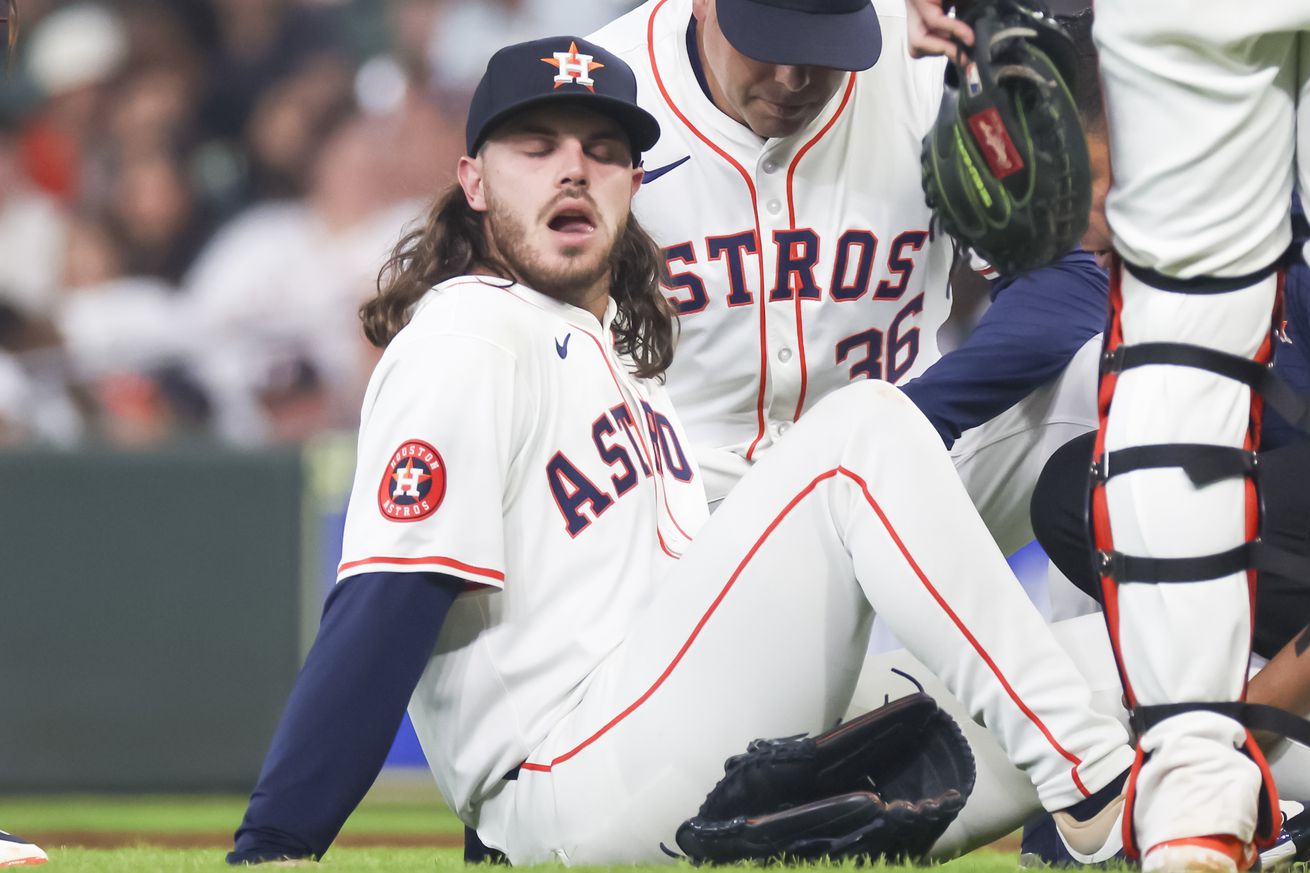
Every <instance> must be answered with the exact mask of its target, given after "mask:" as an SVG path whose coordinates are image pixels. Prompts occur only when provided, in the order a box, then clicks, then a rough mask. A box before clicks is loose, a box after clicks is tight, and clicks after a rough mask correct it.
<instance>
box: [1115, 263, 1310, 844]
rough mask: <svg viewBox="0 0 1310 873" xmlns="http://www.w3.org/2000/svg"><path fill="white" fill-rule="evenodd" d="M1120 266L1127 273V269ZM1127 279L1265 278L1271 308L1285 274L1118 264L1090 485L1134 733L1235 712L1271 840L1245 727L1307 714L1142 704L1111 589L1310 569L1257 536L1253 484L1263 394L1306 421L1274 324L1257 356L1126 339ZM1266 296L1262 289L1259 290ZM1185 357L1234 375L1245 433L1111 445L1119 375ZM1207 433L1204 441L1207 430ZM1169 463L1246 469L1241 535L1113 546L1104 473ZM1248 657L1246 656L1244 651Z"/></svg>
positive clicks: (1274, 822) (1174, 282)
mask: <svg viewBox="0 0 1310 873" xmlns="http://www.w3.org/2000/svg"><path fill="white" fill-rule="evenodd" d="M1125 273H1127V275H1126V276H1125ZM1125 283H1135V284H1137V285H1138V286H1145V287H1144V288H1141V287H1139V288H1138V289H1135V290H1140V291H1143V292H1147V293H1149V292H1150V291H1152V290H1154V291H1158V292H1165V293H1170V294H1174V293H1176V294H1183V295H1212V294H1224V293H1229V292H1241V291H1243V290H1247V289H1252V290H1254V289H1258V288H1260V287H1261V286H1262V285H1267V284H1268V283H1276V285H1277V290H1276V293H1275V294H1274V295H1273V296H1274V300H1275V302H1274V314H1275V318H1274V319H1271V322H1272V321H1276V314H1277V312H1278V309H1279V307H1280V305H1281V296H1282V288H1281V284H1282V278H1281V272H1280V271H1279V270H1278V268H1277V265H1274V266H1271V267H1270V268H1268V269H1266V270H1262V271H1260V272H1259V273H1257V274H1252V275H1249V276H1242V277H1237V278H1233V279H1219V278H1210V277H1206V278H1200V279H1189V280H1179V279H1174V278H1171V277H1167V276H1163V275H1160V274H1158V273H1154V272H1152V271H1149V270H1144V269H1141V268H1138V267H1133V266H1129V265H1119V266H1118V267H1117V268H1116V272H1115V275H1114V277H1113V278H1112V282H1111V294H1110V298H1111V314H1112V323H1111V327H1110V329H1109V330H1108V331H1107V332H1106V346H1105V352H1104V354H1103V357H1102V364H1101V371H1102V384H1101V389H1100V394H1099V405H1100V416H1101V430H1100V433H1099V434H1098V437H1097V441H1096V446H1095V449H1094V452H1093V459H1092V467H1091V488H1090V495H1091V499H1090V513H1089V515H1090V519H1091V528H1092V539H1093V543H1094V547H1095V548H1094V552H1093V556H1094V561H1095V572H1096V574H1097V575H1098V576H1099V577H1100V579H1101V585H1102V590H1103V593H1104V595H1105V602H1106V604H1107V621H1110V622H1111V640H1112V642H1113V643H1114V648H1115V654H1116V658H1118V659H1119V666H1120V675H1121V677H1122V678H1123V680H1124V688H1125V691H1126V693H1127V696H1128V701H1129V703H1130V705H1131V706H1132V708H1133V721H1134V727H1135V728H1136V730H1137V732H1138V735H1139V736H1141V735H1142V734H1143V733H1145V732H1146V731H1148V730H1150V729H1151V728H1152V727H1153V726H1155V725H1157V724H1159V723H1160V722H1161V721H1163V720H1165V719H1167V718H1172V717H1175V716H1178V715H1181V714H1183V713H1186V712H1191V711H1196V710H1209V711H1212V712H1216V713H1218V714H1220V715H1223V716H1226V717H1228V718H1232V719H1234V720H1236V721H1238V722H1239V723H1241V724H1242V725H1244V726H1245V727H1246V728H1247V730H1246V736H1245V743H1244V750H1245V751H1246V753H1247V754H1248V755H1249V756H1250V757H1251V759H1252V760H1253V761H1255V763H1256V764H1257V765H1258V766H1259V768H1260V771H1261V773H1262V775H1263V777H1264V786H1263V788H1262V791H1261V803H1260V812H1259V819H1258V822H1257V827H1256V839H1257V842H1258V843H1261V844H1268V843H1271V842H1272V841H1273V840H1274V839H1276V837H1277V834H1278V824H1279V822H1278V816H1277V815H1276V812H1277V792H1276V790H1275V788H1274V784H1273V780H1272V778H1270V776H1269V771H1268V765H1267V764H1266V763H1265V760H1264V757H1263V755H1262V754H1261V753H1260V750H1259V748H1258V747H1257V746H1256V744H1255V742H1254V741H1253V740H1252V738H1251V734H1250V728H1262V729H1269V730H1274V731H1276V732H1279V733H1283V734H1285V735H1291V736H1299V735H1306V734H1310V726H1308V725H1307V724H1306V723H1305V722H1303V721H1301V720H1300V719H1297V718H1295V717H1293V716H1289V715H1287V714H1286V713H1282V712H1281V711H1279V710H1271V709H1270V708H1268V707H1253V706H1249V705H1247V704H1243V703H1240V702H1178V703H1168V704H1164V705H1151V706H1144V705H1139V704H1138V702H1137V700H1136V699H1135V695H1134V693H1133V689H1132V686H1131V684H1130V683H1129V682H1128V675H1127V672H1126V670H1125V668H1124V664H1123V660H1122V654H1121V651H1120V647H1119V640H1118V635H1117V633H1116V632H1115V627H1114V621H1115V619H1114V618H1113V617H1112V616H1115V615H1117V614H1118V596H1117V589H1118V586H1120V585H1159V584H1188V585H1195V584H1204V583H1206V582H1210V581H1212V580H1218V579H1223V578H1225V577H1230V576H1233V575H1235V574H1239V573H1243V572H1245V573H1246V574H1247V578H1248V584H1249V585H1250V586H1251V588H1250V591H1251V594H1252V596H1254V585H1255V574H1256V571H1257V570H1259V569H1265V570H1275V571H1277V572H1280V573H1285V572H1290V573H1294V574H1305V573H1307V572H1310V564H1308V563H1307V562H1306V561H1305V559H1303V558H1300V557H1298V556H1295V555H1292V554H1291V553H1288V552H1284V551H1281V550H1277V549H1273V548H1270V547H1268V546H1267V545H1266V544H1264V543H1262V542H1261V540H1260V538H1259V536H1258V533H1259V522H1260V519H1259V492H1258V488H1257V484H1258V483H1257V474H1258V472H1259V457H1258V455H1257V453H1256V449H1257V448H1258V443H1259V430H1260V417H1261V413H1262V407H1263V403H1264V402H1265V401H1269V402H1270V403H1271V404H1272V405H1274V406H1275V408H1277V409H1279V411H1280V413H1283V414H1284V415H1285V417H1287V418H1288V419H1289V420H1290V421H1292V422H1294V423H1296V424H1298V425H1300V426H1301V427H1302V428H1305V426H1306V424H1307V422H1310V417H1308V416H1307V412H1306V409H1307V408H1306V405H1305V403H1304V401H1303V400H1301V398H1299V397H1297V396H1296V395H1294V394H1293V393H1292V392H1291V391H1290V390H1288V389H1286V388H1285V387H1283V386H1282V385H1281V384H1280V383H1278V382H1276V381H1275V380H1274V379H1273V377H1272V375H1271V372H1270V366H1271V361H1272V349H1273V336H1272V332H1271V331H1269V330H1268V329H1265V337H1264V340H1263V341H1262V342H1261V343H1260V344H1259V348H1258V350H1257V351H1256V353H1255V355H1254V357H1253V358H1248V357H1245V356H1242V355H1238V354H1233V353H1232V352H1230V351H1225V350H1222V349H1220V348H1216V347H1215V346H1216V345H1219V344H1220V343H1219V342H1217V341H1215V342H1211V343H1207V340H1208V339H1213V338H1210V337H1204V336H1202V337H1195V338H1191V341H1189V342H1159V341H1142V342H1135V343H1129V342H1125V339H1124V337H1125V332H1124V328H1123V323H1122V315H1123V311H1124V297H1123V290H1124V284H1125ZM1265 299H1268V298H1265ZM1159 366H1173V367H1187V368H1192V369H1194V370H1198V371H1202V372H1203V373H1205V374H1208V375H1209V376H1210V377H1213V380H1214V382H1215V384H1218V383H1219V382H1221V381H1226V382H1230V383H1231V382H1236V383H1240V384H1242V385H1245V386H1247V387H1248V388H1249V389H1250V411H1249V420H1248V423H1247V429H1246V434H1245V438H1244V439H1243V440H1242V444H1241V445H1236V446H1235V445H1224V444H1222V443H1223V437H1222V436H1221V435H1219V434H1214V433H1198V434H1196V435H1195V437H1194V438H1195V439H1196V440H1197V441H1196V442H1185V443H1183V442H1168V443H1158V444H1142V445H1134V444H1128V445H1124V444H1120V445H1117V446H1116V447H1115V448H1114V449H1113V450H1108V449H1107V444H1106V443H1107V441H1106V431H1107V428H1106V421H1107V419H1108V416H1109V412H1110V407H1111V404H1112V403H1113V397H1114V395H1115V390H1116V384H1117V381H1118V378H1119V376H1120V375H1121V374H1122V373H1124V372H1126V371H1129V370H1134V369H1137V368H1141V367H1159ZM1207 439H1209V440H1211V442H1204V440H1207ZM1161 468H1175V469H1181V470H1182V471H1183V472H1184V473H1185V474H1186V477H1187V479H1188V480H1189V481H1190V482H1191V484H1192V486H1194V487H1195V488H1201V487H1204V486H1207V485H1211V484H1214V483H1217V482H1220V481H1223V480H1227V479H1234V478H1242V479H1245V487H1246V494H1245V501H1244V505H1243V511H1244V512H1245V523H1244V527H1245V534H1244V537H1245V539H1244V541H1243V542H1242V543H1240V544H1239V545H1237V546H1235V547H1233V548H1230V549H1226V550H1223V551H1219V552H1213V553H1210V554H1200V555H1192V556H1186V557H1169V558H1157V557H1146V556H1141V555H1133V554H1125V553H1123V552H1121V551H1118V550H1117V549H1116V548H1115V544H1114V540H1113V537H1112V534H1111V525H1110V503H1109V500H1108V498H1107V494H1106V486H1107V483H1108V482H1109V481H1110V480H1111V479H1112V478H1113V477H1116V476H1121V475H1124V474H1127V473H1131V472H1135V471H1139V470H1146V469H1161ZM1243 663H1244V659H1243ZM1144 760H1145V753H1144V752H1143V750H1142V749H1141V747H1140V746H1139V748H1138V753H1137V760H1136V762H1135V764H1134V767H1133V771H1132V776H1131V777H1130V780H1129V789H1128V794H1127V806H1128V808H1127V809H1126V811H1125V814H1124V822H1125V829H1124V830H1125V833H1124V838H1125V847H1126V849H1127V850H1128V853H1129V855H1130V857H1135V856H1136V851H1137V849H1136V846H1135V845H1134V839H1133V833H1132V822H1133V815H1132V805H1133V802H1134V800H1135V785H1136V781H1137V779H1136V777H1137V773H1138V772H1139V771H1140V769H1141V767H1142V764H1143V762H1144Z"/></svg>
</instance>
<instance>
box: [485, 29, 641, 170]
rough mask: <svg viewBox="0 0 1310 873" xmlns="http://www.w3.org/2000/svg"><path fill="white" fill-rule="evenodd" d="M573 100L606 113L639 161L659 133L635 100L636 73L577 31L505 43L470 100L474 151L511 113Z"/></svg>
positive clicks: (489, 64) (634, 160)
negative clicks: (574, 33)
mask: <svg viewBox="0 0 1310 873" xmlns="http://www.w3.org/2000/svg"><path fill="white" fill-rule="evenodd" d="M562 103H567V104H572V105H577V106H582V107H585V108H587V109H591V110H593V111H595V112H599V113H601V114H604V115H608V116H609V117H610V118H613V119H614V120H615V121H616V122H618V124H619V126H620V127H621V128H623V132H624V133H625V134H626V135H627V137H628V142H629V143H630V144H631V145H632V152H633V154H632V160H633V165H634V166H635V165H636V164H637V163H638V162H639V161H640V160H641V153H642V152H644V151H646V150H647V149H649V148H650V147H651V146H653V145H655V143H656V141H657V140H658V139H659V138H660V125H659V122H658V121H656V120H655V116H653V115H651V114H650V113H649V112H647V111H646V110H645V109H642V108H641V107H640V106H638V105H637V79H636V77H635V76H634V75H633V74H632V69H631V68H630V67H629V66H628V65H627V64H626V63H624V62H623V61H622V60H621V59H620V58H619V57H618V56H617V55H614V54H611V53H610V52H607V51H605V49H603V48H601V47H600V46H598V45H596V44H595V43H590V42H587V41H586V40H585V39H579V38H577V37H576V36H554V37H548V38H546V39H535V40H533V41H531V42H521V43H517V44H515V45H511V46H506V47H505V48H503V49H501V50H500V51H498V52H496V53H495V54H494V55H492V56H491V60H490V61H488V62H487V71H486V72H485V73H484V74H483V75H482V81H480V82H478V87H477V90H476V91H474V92H473V102H472V103H471V104H470V105H469V117H468V125H467V127H466V128H465V133H464V136H465V146H466V147H467V148H468V153H469V154H470V155H476V154H477V153H478V149H479V148H481V147H482V144H483V143H484V142H486V141H487V137H489V136H490V135H491V133H492V131H493V129H494V128H495V127H496V125H498V124H500V123H501V122H502V121H505V120H506V119H507V118H509V116H511V115H514V114H516V113H518V112H522V111H523V110H525V109H529V108H532V107H536V106H545V105H556V104H562Z"/></svg>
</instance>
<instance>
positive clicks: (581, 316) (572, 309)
mask: <svg viewBox="0 0 1310 873" xmlns="http://www.w3.org/2000/svg"><path fill="white" fill-rule="evenodd" d="M472 284H480V285H486V286H488V288H489V289H490V288H498V289H501V290H504V291H508V292H509V293H510V294H513V295H514V296H515V297H517V298H518V299H520V300H522V301H523V302H525V303H528V304H531V305H532V306H535V307H536V308H538V309H542V310H545V311H546V312H549V313H551V314H553V315H556V316H558V317H560V318H562V319H564V320H565V321H567V322H568V323H569V324H572V325H573V326H574V327H577V328H580V329H582V330H588V331H592V332H593V333H597V332H598V333H608V332H609V329H610V325H611V324H612V323H613V321H614V316H615V315H617V314H618V304H617V303H615V302H614V298H613V297H611V298H610V299H609V302H608V303H606V305H605V317H604V318H603V319H601V320H600V321H597V320H596V316H594V315H592V314H591V312H589V311H588V310H586V309H581V308H579V307H577V306H573V305H572V304H569V303H565V302H563V301H561V300H556V299H555V298H554V297H551V296H549V295H546V294H542V293H541V292H540V291H536V290H533V289H532V288H529V287H528V286H527V285H524V284H521V283H519V282H510V281H508V280H506V279H498V278H496V277H494V276H456V277H454V278H453V279H447V280H446V281H444V282H442V283H441V284H440V285H437V286H435V287H433V288H432V289H431V290H430V291H428V293H426V294H424V295H423V297H422V298H420V299H419V301H418V303H416V304H415V306H414V314H417V313H418V312H419V310H421V309H422V308H423V307H424V306H426V305H427V304H428V303H429V302H430V301H431V300H432V299H433V296H434V295H435V294H438V293H440V292H441V291H442V290H443V289H446V288H452V287H456V286H460V285H472ZM412 317H413V316H412V315H411V318H412Z"/></svg>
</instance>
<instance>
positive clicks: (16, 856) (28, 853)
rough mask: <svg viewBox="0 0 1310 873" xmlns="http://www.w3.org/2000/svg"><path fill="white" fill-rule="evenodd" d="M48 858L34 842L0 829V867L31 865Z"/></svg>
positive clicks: (42, 862)
mask: <svg viewBox="0 0 1310 873" xmlns="http://www.w3.org/2000/svg"><path fill="white" fill-rule="evenodd" d="M49 860H50V859H49V858H47V857H46V854H45V852H43V851H41V847H40V846H38V845H36V844H35V843H29V842H28V841H27V840H25V839H23V838H22V837H16V836H14V835H13V834H8V833H5V832H4V831H0V867H32V866H35V865H37V864H44V863H45V862H46V861H49Z"/></svg>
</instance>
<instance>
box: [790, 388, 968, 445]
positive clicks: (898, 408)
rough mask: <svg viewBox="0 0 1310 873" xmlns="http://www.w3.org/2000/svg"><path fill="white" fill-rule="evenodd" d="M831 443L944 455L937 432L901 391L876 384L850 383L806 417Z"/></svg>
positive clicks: (831, 395) (827, 398)
mask: <svg viewBox="0 0 1310 873" xmlns="http://www.w3.org/2000/svg"><path fill="white" fill-rule="evenodd" d="M805 418H806V419H810V420H811V421H812V422H813V425H814V426H817V427H821V428H822V429H823V430H824V432H825V433H826V434H827V435H828V438H829V439H830V440H836V441H837V442H840V443H843V444H855V445H859V446H863V447H867V446H869V445H887V446H895V447H896V448H897V450H898V451H915V450H920V449H922V450H926V451H932V452H941V453H943V454H944V453H945V452H946V447H945V445H944V444H943V443H942V440H941V437H940V436H938V434H937V431H936V429H934V428H933V426H932V424H931V423H929V421H928V419H927V418H926V417H925V416H924V414H923V413H922V412H920V411H919V408H918V407H917V406H915V405H914V402H913V401H912V400H910V398H909V397H907V396H906V395H905V393H904V392H903V391H901V389H899V388H897V387H896V386H895V385H892V384H890V383H887V382H882V381H879V380H873V379H868V380H863V381H860V382H853V383H851V384H850V385H848V386H845V387H843V388H841V389H840V390H838V391H834V392H833V393H831V394H829V395H828V396H827V397H825V398H824V399H823V400H821V401H820V402H819V403H818V404H816V405H815V407H814V408H813V409H812V410H811V411H809V412H807V413H806V414H805Z"/></svg>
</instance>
